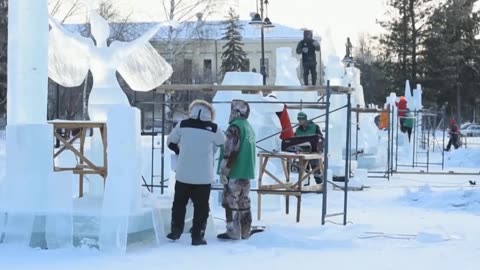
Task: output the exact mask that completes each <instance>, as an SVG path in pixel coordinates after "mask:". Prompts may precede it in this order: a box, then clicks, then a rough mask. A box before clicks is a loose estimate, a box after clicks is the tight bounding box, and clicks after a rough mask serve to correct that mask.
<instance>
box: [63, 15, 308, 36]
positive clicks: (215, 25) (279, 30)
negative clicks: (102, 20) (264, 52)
mask: <svg viewBox="0 0 480 270" xmlns="http://www.w3.org/2000/svg"><path fill="white" fill-rule="evenodd" d="M248 22H249V21H244V20H243V21H240V23H241V25H242V26H243V30H241V31H240V32H241V34H242V38H243V39H244V40H252V39H255V40H258V39H259V38H260V30H259V29H257V28H256V27H255V26H253V25H250V24H248ZM155 24H156V23H155V22H148V23H141V22H140V23H127V24H126V25H125V24H122V23H110V28H111V29H112V31H113V32H114V31H115V29H119V28H124V29H128V30H127V31H125V32H127V33H128V35H126V36H125V35H122V36H123V38H124V39H125V40H127V41H128V40H133V39H135V38H137V37H139V36H140V35H141V34H142V33H145V31H147V30H148V29H150V28H151V27H153V26H154V25H155ZM197 25H198V22H196V21H186V22H182V23H181V26H180V27H178V28H177V29H178V30H177V31H175V33H174V36H175V37H174V39H177V40H186V39H213V40H216V39H222V37H223V33H224V32H225V30H224V28H225V24H224V22H223V21H204V22H203V24H202V26H201V27H200V29H199V31H198V33H195V28H196V27H197ZM65 27H66V28H67V29H68V30H70V31H72V32H80V31H82V29H85V24H66V25H65ZM167 31H168V28H167V27H162V28H161V29H160V31H158V32H157V34H156V35H155V37H154V38H153V39H152V40H157V41H161V40H166V39H167V37H168V32H167ZM302 38H303V30H302V29H296V28H292V27H289V26H285V25H282V24H277V23H275V27H273V29H272V30H271V31H265V39H268V40H301V39H302Z"/></svg>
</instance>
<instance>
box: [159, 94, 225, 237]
mask: <svg viewBox="0 0 480 270" xmlns="http://www.w3.org/2000/svg"><path fill="white" fill-rule="evenodd" d="M214 117H215V113H214V110H213V107H212V106H211V105H210V104H209V103H208V102H206V101H203V100H195V101H193V102H192V103H191V104H190V108H189V118H188V119H185V120H182V121H181V122H180V123H178V124H177V125H176V126H175V128H174V129H173V130H172V132H171V133H170V135H169V136H168V139H167V145H168V147H169V148H170V149H171V150H172V151H174V152H175V153H176V154H177V155H178V161H177V168H176V183H175V195H174V199H173V206H172V223H171V232H170V233H169V234H168V235H167V237H168V238H169V239H171V240H177V239H179V238H180V236H181V235H182V232H183V229H184V224H185V212H186V205H187V203H188V200H189V199H191V200H192V202H193V207H194V213H193V226H192V245H206V244H207V242H206V241H205V238H204V234H205V228H206V225H207V219H208V215H209V211H210V207H209V203H208V200H209V197H210V188H211V183H212V182H213V180H214V155H215V152H216V151H217V149H218V147H219V146H221V145H223V144H224V143H225V137H224V134H223V132H222V131H221V130H220V128H219V127H218V125H217V124H215V123H214V122H213V120H214Z"/></svg>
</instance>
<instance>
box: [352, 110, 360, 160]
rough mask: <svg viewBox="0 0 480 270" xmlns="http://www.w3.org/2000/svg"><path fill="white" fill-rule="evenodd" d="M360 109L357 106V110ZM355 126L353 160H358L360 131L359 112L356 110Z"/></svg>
mask: <svg viewBox="0 0 480 270" xmlns="http://www.w3.org/2000/svg"><path fill="white" fill-rule="evenodd" d="M358 108H360V105H357V109H358ZM350 110H351V109H350ZM356 116H357V119H356V123H357V124H356V125H355V128H356V130H355V160H358V131H359V130H360V112H359V111H358V110H357V113H356Z"/></svg>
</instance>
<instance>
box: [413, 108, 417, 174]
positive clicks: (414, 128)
mask: <svg viewBox="0 0 480 270" xmlns="http://www.w3.org/2000/svg"><path fill="white" fill-rule="evenodd" d="M413 115H414V118H413V130H412V133H413V150H412V168H415V155H416V151H415V150H416V147H417V143H416V142H417V135H418V134H417V117H418V114H417V110H414V112H413Z"/></svg>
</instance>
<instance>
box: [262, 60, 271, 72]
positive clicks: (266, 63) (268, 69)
mask: <svg viewBox="0 0 480 270" xmlns="http://www.w3.org/2000/svg"><path fill="white" fill-rule="evenodd" d="M262 66H263V61H262V58H260V73H261V72H262ZM269 73H270V64H269V61H268V58H265V74H267V76H268V74H269Z"/></svg>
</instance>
